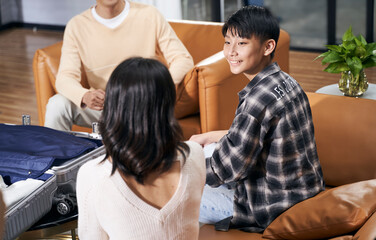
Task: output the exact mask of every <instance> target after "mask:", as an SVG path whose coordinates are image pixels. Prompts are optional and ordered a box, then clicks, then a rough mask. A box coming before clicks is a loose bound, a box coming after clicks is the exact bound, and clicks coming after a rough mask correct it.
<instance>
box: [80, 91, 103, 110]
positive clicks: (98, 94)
mask: <svg viewBox="0 0 376 240" xmlns="http://www.w3.org/2000/svg"><path fill="white" fill-rule="evenodd" d="M104 96H105V92H104V91H103V90H102V89H96V90H91V91H88V92H87V93H85V95H84V96H83V97H82V103H81V106H86V107H88V108H90V109H93V110H97V111H100V110H102V109H103V104H104Z"/></svg>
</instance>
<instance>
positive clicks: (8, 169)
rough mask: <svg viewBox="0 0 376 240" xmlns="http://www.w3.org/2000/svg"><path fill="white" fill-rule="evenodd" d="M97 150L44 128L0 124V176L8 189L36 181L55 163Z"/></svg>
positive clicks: (79, 140) (82, 142) (71, 137)
mask: <svg viewBox="0 0 376 240" xmlns="http://www.w3.org/2000/svg"><path fill="white" fill-rule="evenodd" d="M97 146H98V145H97V144H96V143H95V142H93V141H90V140H88V139H84V138H79V137H76V136H73V135H71V134H69V133H66V132H62V131H58V130H54V129H50V128H46V127H41V126H32V125H25V126H24V125H6V124H0V175H2V176H3V178H4V180H5V181H6V182H7V184H8V185H9V184H12V183H13V182H15V181H19V180H24V179H27V178H34V179H38V178H40V177H41V176H43V174H44V172H45V171H46V170H47V169H49V168H50V167H51V166H52V164H53V162H54V161H55V160H69V159H73V158H76V157H78V156H80V155H82V154H84V153H86V152H89V151H91V150H93V149H94V148H96V147H97Z"/></svg>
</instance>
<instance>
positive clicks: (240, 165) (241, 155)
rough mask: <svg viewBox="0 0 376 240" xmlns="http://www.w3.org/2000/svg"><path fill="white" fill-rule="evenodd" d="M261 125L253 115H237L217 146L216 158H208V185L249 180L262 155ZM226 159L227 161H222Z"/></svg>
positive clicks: (214, 185) (214, 154) (215, 185)
mask: <svg viewBox="0 0 376 240" xmlns="http://www.w3.org/2000/svg"><path fill="white" fill-rule="evenodd" d="M260 131H261V125H260V124H259V122H258V121H257V119H255V118H254V117H253V116H251V115H249V114H246V113H240V114H238V115H237V116H236V117H235V119H234V121H233V124H232V126H231V128H230V130H229V132H228V134H226V135H225V136H224V137H223V138H222V139H221V140H220V142H219V144H218V145H217V148H216V151H214V153H213V156H212V157H210V158H207V159H206V161H207V162H206V166H207V168H210V169H207V176H206V183H207V184H208V185H210V186H213V187H217V186H219V185H222V184H224V183H231V182H236V181H238V180H239V179H243V178H245V177H247V175H248V174H247V169H248V168H249V167H251V166H250V165H252V164H254V161H253V162H252V159H255V157H256V156H257V155H258V154H259V153H260V150H261V148H260V143H259V141H260ZM223 159H226V161H223Z"/></svg>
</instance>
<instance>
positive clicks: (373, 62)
mask: <svg viewBox="0 0 376 240" xmlns="http://www.w3.org/2000/svg"><path fill="white" fill-rule="evenodd" d="M326 47H327V48H328V51H326V52H324V53H322V54H320V55H319V56H318V57H316V58H315V60H316V59H318V58H322V61H321V62H322V64H323V65H325V64H328V66H327V67H326V68H325V69H324V71H325V72H329V73H341V78H340V80H339V82H338V87H339V90H340V91H341V92H343V94H344V95H346V96H351V97H358V96H361V95H362V94H363V93H364V92H365V91H366V90H367V88H368V81H367V78H366V75H365V73H364V69H365V68H369V67H374V66H376V43H375V42H373V43H367V41H366V40H365V39H364V37H363V36H362V35H360V34H359V35H358V36H357V37H355V36H354V34H353V33H352V28H351V26H350V27H349V29H347V31H346V32H345V33H344V34H343V36H342V43H341V44H339V45H326Z"/></svg>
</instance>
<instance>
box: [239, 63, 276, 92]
mask: <svg viewBox="0 0 376 240" xmlns="http://www.w3.org/2000/svg"><path fill="white" fill-rule="evenodd" d="M279 71H281V68H280V67H279V65H278V63H276V62H274V63H272V64H270V65H269V66H267V67H266V68H264V69H263V70H262V71H261V72H259V73H258V74H257V75H256V76H255V77H254V78H253V79H252V80H251V81H250V82H249V83H248V84H247V86H245V88H243V89H242V90H241V91H240V92H239V93H238V96H239V97H240V98H243V97H244V96H246V95H247V94H248V93H249V92H251V91H252V88H254V87H255V86H256V85H257V84H259V83H260V82H261V81H262V80H263V79H264V78H266V77H268V76H270V75H272V74H274V73H276V72H279Z"/></svg>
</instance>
